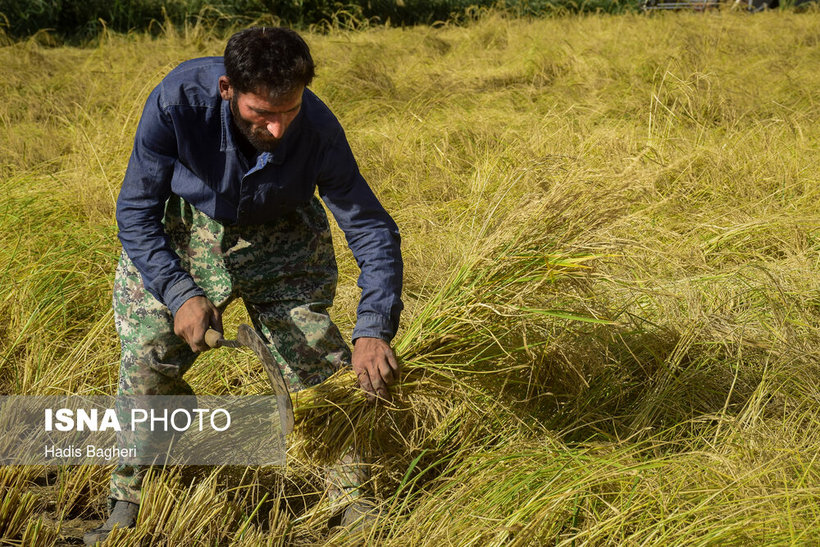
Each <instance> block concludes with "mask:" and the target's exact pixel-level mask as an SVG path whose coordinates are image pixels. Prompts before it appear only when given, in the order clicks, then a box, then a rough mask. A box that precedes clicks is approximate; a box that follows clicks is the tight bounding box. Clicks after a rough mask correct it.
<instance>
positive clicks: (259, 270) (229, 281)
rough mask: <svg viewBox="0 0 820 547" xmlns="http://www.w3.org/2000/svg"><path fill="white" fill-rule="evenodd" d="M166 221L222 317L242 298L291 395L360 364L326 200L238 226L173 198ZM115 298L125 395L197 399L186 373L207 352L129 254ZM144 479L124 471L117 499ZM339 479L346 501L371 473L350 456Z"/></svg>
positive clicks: (115, 483)
mask: <svg viewBox="0 0 820 547" xmlns="http://www.w3.org/2000/svg"><path fill="white" fill-rule="evenodd" d="M163 222H164V225H165V231H166V233H167V234H168V237H169V239H170V242H171V246H172V248H173V249H174V251H175V252H176V253H177V255H178V256H179V257H180V262H181V265H182V267H183V268H184V269H185V270H186V271H187V272H189V273H190V274H191V275H192V276H193V278H194V281H195V282H196V283H197V285H199V287H201V288H202V290H204V291H205V293H206V295H207V297H208V299H210V301H211V302H213V304H214V305H215V306H216V307H217V308H218V309H219V310H220V311H223V310H224V309H225V308H226V307H227V305H228V304H229V303H230V302H231V301H232V300H233V299H235V298H237V297H241V298H242V300H243V302H244V304H245V307H246V308H247V310H248V313H249V315H250V317H251V321H252V322H253V325H254V327H255V328H256V330H257V331H258V332H259V333H260V334H261V335H262V336H263V338H264V339H265V340H266V342H267V344H268V347H269V348H270V350H271V353H272V355H273V356H274V358H275V359H276V361H277V363H278V364H279V366H280V367H281V369H282V373H283V375H284V377H285V380H286V382H287V383H288V384H289V389H290V391H299V390H301V389H304V388H306V387H309V386H312V385H316V384H318V383H320V382H322V381H323V380H325V379H327V378H328V377H329V376H330V375H331V374H333V372H335V371H336V370H337V369H339V368H340V367H342V366H346V365H349V364H350V359H351V355H350V349H349V348H348V346H347V344H346V343H345V341H344V339H343V338H342V335H341V333H340V332H339V329H338V328H337V327H336V325H334V324H333V322H332V321H331V320H330V317H329V316H328V314H327V308H329V307H330V306H331V305H332V303H333V297H334V294H335V290H336V279H337V270H336V259H335V256H334V252H333V245H332V242H331V238H330V229H329V226H328V221H327V216H326V214H325V212H324V209H323V208H322V206H321V204H320V203H319V201H318V199H316V198H315V197H314V198H313V200H312V201H311V203H309V204H308V205H306V206H304V207H302V208H300V209H297V210H295V211H293V212H291V213H290V214H287V215H285V216H283V217H281V218H278V219H276V220H274V221H272V222H271V223H269V224H264V225H254V226H232V225H223V224H221V223H219V222H217V221H215V220H213V219H211V218H209V217H208V216H206V215H204V214H203V213H200V212H199V211H197V210H196V209H194V208H193V207H192V206H190V205H189V204H188V203H186V202H185V201H184V200H182V199H180V198H178V197H176V196H172V197H171V199H170V200H169V201H168V204H167V205H166V210H165V218H164V221H163ZM113 301H114V320H115V324H116V328H117V333H118V334H119V337H120V343H121V346H122V355H121V363H120V377H119V386H118V391H117V393H118V395H120V396H138V395H192V394H193V390H192V389H191V387H190V385H188V383H187V382H186V381H185V380H184V379H183V375H184V374H185V372H186V371H187V370H188V369H189V368H190V367H191V365H192V364H193V362H194V360H195V359H196V357H197V354H196V353H194V352H192V351H191V349H190V348H189V347H188V344H187V343H185V342H184V341H183V340H182V339H181V338H179V337H178V336H176V335H175V334H174V319H173V316H172V314H171V312H170V311H169V310H168V308H167V307H166V306H165V305H163V304H161V303H160V302H159V301H158V300H157V299H155V298H154V297H153V296H152V295H151V294H150V293H148V292H147V291H146V290H145V288H144V286H143V283H142V279H141V277H140V275H139V273H138V272H137V270H136V268H135V267H134V265H133V263H132V262H131V260H130V259H129V258H128V256H127V255H126V254H125V252H123V253H122V255H121V257H120V262H119V265H118V266H117V272H116V276H115V281H114V298H113ZM144 474H145V468H144V467H141V466H130V465H119V466H118V467H117V468H116V469H115V470H114V472H113V473H112V476H111V483H110V488H111V493H110V497H109V500H110V501H113V500H125V501H131V502H134V503H139V498H140V491H141V488H142V479H143V476H144ZM329 476H330V477H332V479H331V481H332V483H331V485H330V486H331V491H334V492H336V494H337V495H338V494H343V493H344V492H345V491H347V492H353V491H356V490H357V488H358V486H359V485H360V484H361V483H362V481H363V480H365V479H366V473H365V471H364V467H363V466H360V465H357V464H356V459H355V458H351V457H350V456H349V455H348V456H347V457H346V458H345V459H344V460H343V462H342V463H340V464H339V465H338V466H336V468H334V469H331V470H330V472H329ZM333 483H338V485H339V486H338V487H334V484H333Z"/></svg>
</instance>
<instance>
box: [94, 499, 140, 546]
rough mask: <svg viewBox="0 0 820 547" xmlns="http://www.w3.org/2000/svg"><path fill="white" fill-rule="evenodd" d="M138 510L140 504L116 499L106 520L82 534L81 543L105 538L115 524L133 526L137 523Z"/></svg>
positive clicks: (95, 541)
mask: <svg viewBox="0 0 820 547" xmlns="http://www.w3.org/2000/svg"><path fill="white" fill-rule="evenodd" d="M139 510H140V506H139V505H138V504H136V503H131V502H130V501H122V500H117V502H116V503H115V504H114V508H113V509H112V510H111V516H109V517H108V520H107V521H105V523H104V524H103V525H102V526H100V527H99V528H94V529H93V530H91V531H90V532H87V533H86V534H85V535H84V536H83V543H84V544H85V545H95V544H97V543H98V542H100V541H103V540H105V538H107V537H108V534H110V533H111V530H113V529H114V527H115V526H116V527H117V528H133V527H134V526H136V524H137V514H138V513H139Z"/></svg>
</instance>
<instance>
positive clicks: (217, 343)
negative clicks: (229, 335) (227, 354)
mask: <svg viewBox="0 0 820 547" xmlns="http://www.w3.org/2000/svg"><path fill="white" fill-rule="evenodd" d="M225 342H226V340H225V338H223V336H222V333H221V332H219V331H216V330H214V329H208V330H206V331H205V343H206V344H208V346H209V347H212V348H221V347H222V346H224V345H225Z"/></svg>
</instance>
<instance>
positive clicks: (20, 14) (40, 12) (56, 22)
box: [0, 0, 640, 40]
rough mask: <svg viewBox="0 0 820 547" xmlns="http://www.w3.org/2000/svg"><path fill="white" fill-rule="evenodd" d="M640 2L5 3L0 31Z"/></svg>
mask: <svg viewBox="0 0 820 547" xmlns="http://www.w3.org/2000/svg"><path fill="white" fill-rule="evenodd" d="M639 5H640V1H639V0H342V1H339V0H225V1H223V2H213V1H210V0H113V1H111V0H0V27H2V26H4V27H5V31H6V33H7V34H8V35H10V36H12V37H16V38H20V37H24V36H31V35H33V34H36V33H38V32H42V31H44V30H47V31H49V33H50V34H52V35H53V36H56V37H57V38H60V39H66V38H69V39H71V40H84V39H88V38H91V37H95V36H97V35H98V34H99V32H100V31H101V30H103V29H109V30H114V31H118V32H129V31H146V30H147V31H149V32H152V33H155V34H159V33H161V32H162V30H163V28H164V27H165V26H166V25H168V24H169V23H170V24H172V25H176V26H180V25H184V24H186V23H188V24H191V23H202V22H205V23H208V24H209V26H214V25H217V26H218V25H220V24H223V25H230V24H234V23H236V22H237V19H240V20H241V19H246V20H247V21H252V20H261V21H266V20H267V21H270V22H271V23H287V24H291V25H295V26H299V27H311V26H312V27H313V28H314V29H318V30H321V29H322V27H323V26H326V25H329V24H331V25H338V24H339V23H341V24H342V25H347V26H353V27H356V26H361V24H362V23H368V22H374V21H378V22H381V23H386V24H391V25H408V24H419V23H424V24H432V23H435V22H437V21H453V20H459V19H469V18H472V17H474V15H475V13H476V12H477V11H480V10H482V9H487V8H493V9H497V10H504V11H509V12H511V13H512V14H515V15H520V16H527V15H542V14H547V13H569V12H587V11H591V12H596V11H597V12H601V11H602V12H611V13H618V12H623V11H629V10H634V9H636V8H637V7H638V6H639Z"/></svg>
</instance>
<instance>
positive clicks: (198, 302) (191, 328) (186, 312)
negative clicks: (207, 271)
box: [174, 296, 222, 352]
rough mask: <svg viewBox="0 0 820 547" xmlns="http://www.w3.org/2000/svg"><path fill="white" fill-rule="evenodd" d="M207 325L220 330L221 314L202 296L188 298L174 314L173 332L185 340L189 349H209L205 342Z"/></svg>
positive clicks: (196, 350)
mask: <svg viewBox="0 0 820 547" xmlns="http://www.w3.org/2000/svg"><path fill="white" fill-rule="evenodd" d="M208 327H213V328H214V329H216V330H218V331H219V332H222V315H221V314H220V313H219V310H218V309H216V306H214V305H213V304H212V303H211V301H210V300H208V299H207V298H205V297H204V296H194V297H193V298H189V299H188V300H186V301H185V303H184V304H182V306H180V308H179V309H178V310H177V313H176V315H174V334H176V335H177V336H179V337H180V338H182V339H183V340H185V341H186V342H187V343H188V345H189V346H191V351H194V352H200V351H207V350H209V349H211V348H210V347H209V346H208V344H206V343H205V331H206V330H208Z"/></svg>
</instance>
